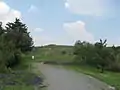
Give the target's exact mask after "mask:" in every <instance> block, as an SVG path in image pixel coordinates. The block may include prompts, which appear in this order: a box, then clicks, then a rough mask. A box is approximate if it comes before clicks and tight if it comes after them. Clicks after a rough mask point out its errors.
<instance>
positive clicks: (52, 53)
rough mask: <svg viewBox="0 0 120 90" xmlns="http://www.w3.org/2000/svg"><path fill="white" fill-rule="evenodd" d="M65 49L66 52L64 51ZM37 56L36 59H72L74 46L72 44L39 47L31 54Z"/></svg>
mask: <svg viewBox="0 0 120 90" xmlns="http://www.w3.org/2000/svg"><path fill="white" fill-rule="evenodd" d="M63 51H65V52H66V54H63V53H62V52H63ZM32 55H34V56H35V60H36V61H72V60H73V58H74V56H73V47H72V46H58V45H56V46H44V47H37V48H36V50H35V51H33V52H32V53H31V54H30V55H29V56H30V57H31V56H32Z"/></svg>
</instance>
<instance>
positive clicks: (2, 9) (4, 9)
mask: <svg viewBox="0 0 120 90" xmlns="http://www.w3.org/2000/svg"><path fill="white" fill-rule="evenodd" d="M15 18H21V12H20V11H18V10H15V9H13V8H10V7H9V6H8V5H7V4H6V3H5V2H3V1H0V21H2V22H3V26H5V24H6V23H8V22H13V21H14V20H15Z"/></svg>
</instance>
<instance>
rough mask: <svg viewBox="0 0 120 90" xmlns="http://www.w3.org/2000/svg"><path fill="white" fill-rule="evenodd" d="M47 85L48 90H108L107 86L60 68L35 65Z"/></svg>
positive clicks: (88, 77)
mask: <svg viewBox="0 0 120 90" xmlns="http://www.w3.org/2000/svg"><path fill="white" fill-rule="evenodd" d="M36 66H37V67H38V68H39V70H40V71H41V72H42V73H43V75H44V76H45V77H46V81H47V83H49V86H48V90H109V89H107V87H108V85H106V84H105V83H103V82H101V81H99V80H97V79H95V78H92V77H90V76H87V75H84V74H82V73H78V72H75V71H72V70H67V69H65V68H63V67H62V66H51V65H41V64H36Z"/></svg>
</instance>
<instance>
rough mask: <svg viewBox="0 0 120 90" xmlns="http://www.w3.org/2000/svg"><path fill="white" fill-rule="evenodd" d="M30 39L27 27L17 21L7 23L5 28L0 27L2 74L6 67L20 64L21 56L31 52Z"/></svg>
mask: <svg viewBox="0 0 120 90" xmlns="http://www.w3.org/2000/svg"><path fill="white" fill-rule="evenodd" d="M32 47H33V41H32V38H31V37H30V35H29V32H28V31H27V27H26V25H25V24H23V23H22V22H21V21H20V20H19V19H16V20H15V22H14V23H8V24H7V25H6V28H2V24H1V25H0V71H1V72H4V71H6V69H7V68H8V67H13V66H16V65H18V64H20V62H21V58H22V57H21V54H22V53H25V52H28V51H31V50H32Z"/></svg>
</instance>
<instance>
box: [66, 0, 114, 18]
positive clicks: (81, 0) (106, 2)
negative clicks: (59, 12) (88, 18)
mask: <svg viewBox="0 0 120 90" xmlns="http://www.w3.org/2000/svg"><path fill="white" fill-rule="evenodd" d="M111 3H112V1H111V0H66V2H65V7H66V8H67V9H68V10H70V12H72V13H75V14H80V15H94V16H103V15H105V14H106V13H107V14H108V12H109V11H111V10H112V9H114V6H112V7H111V6H110V4H111Z"/></svg>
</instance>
